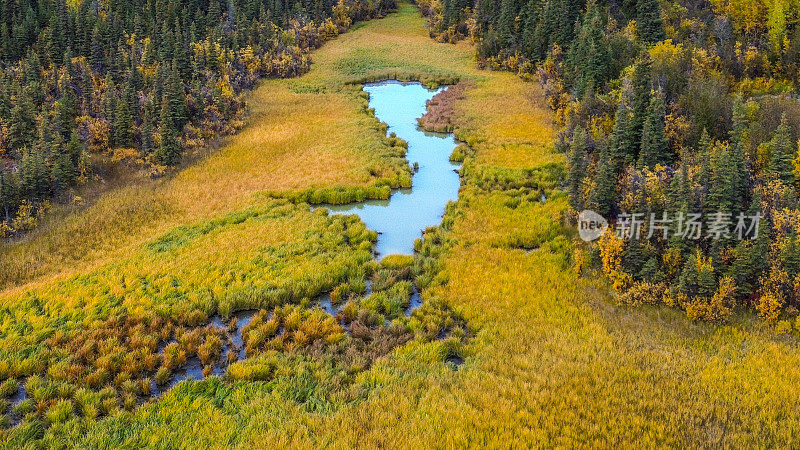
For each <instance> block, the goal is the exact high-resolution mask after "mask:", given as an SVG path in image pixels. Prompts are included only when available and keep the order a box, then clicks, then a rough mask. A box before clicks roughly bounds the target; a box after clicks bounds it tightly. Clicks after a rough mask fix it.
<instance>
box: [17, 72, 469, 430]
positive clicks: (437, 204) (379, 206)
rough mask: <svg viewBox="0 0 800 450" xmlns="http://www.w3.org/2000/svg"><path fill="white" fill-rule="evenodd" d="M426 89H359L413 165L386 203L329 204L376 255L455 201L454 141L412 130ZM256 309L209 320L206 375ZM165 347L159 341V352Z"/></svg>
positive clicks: (397, 250) (190, 371)
mask: <svg viewBox="0 0 800 450" xmlns="http://www.w3.org/2000/svg"><path fill="white" fill-rule="evenodd" d="M444 89H446V88H440V89H438V90H428V89H426V88H425V87H424V86H422V84H420V83H416V82H414V83H401V82H399V81H385V82H381V83H373V84H368V85H365V86H364V90H365V91H366V92H368V93H369V95H370V98H369V105H370V107H372V108H374V109H375V115H376V116H377V118H378V119H379V120H381V121H382V122H384V123H386V124H387V125H388V126H389V128H388V131H387V133H392V132H393V133H395V134H396V135H397V136H398V137H400V138H401V139H404V140H405V141H406V142H408V153H407V154H406V158H407V159H408V162H409V164H410V165H411V166H413V167H415V169H416V167H418V169H416V170H415V171H414V174H413V176H412V188H410V189H399V190H396V191H394V192H393V193H392V195H391V197H390V198H389V200H376V201H366V202H361V203H356V204H350V205H343V206H330V207H328V209H329V210H330V212H331V214H356V215H358V216H359V217H360V218H361V220H363V221H364V223H365V224H366V225H367V227H368V228H370V229H372V230H374V231H377V232H378V243H377V246H376V252H377V257H378V258H381V257H383V256H386V255H391V254H407V255H410V254H413V253H414V240H415V239H417V238H419V237H421V235H422V232H423V231H424V230H425V229H426V228H428V227H430V226H435V225H438V224H439V223H440V222H441V219H442V215H443V214H444V211H445V206H446V205H447V203H448V202H449V201H453V200H456V199H457V198H458V189H459V186H460V180H459V175H458V172H457V170H458V169H459V168H460V165H459V164H453V163H451V162H450V154H451V153H452V151H453V149H454V148H455V147H456V145H457V143H456V141H455V139H454V138H453V135H452V134H442V133H429V132H425V131H422V130H421V129H419V128H418V126H417V118H419V117H421V116H422V115H423V114H425V111H426V109H427V104H426V102H427V101H428V100H430V99H431V98H433V96H435V95H436V94H438V93H439V92H442V91H443V90H444ZM371 293H372V289H371V283H370V282H369V281H368V282H367V292H366V295H367V296H369V295H370V294H371ZM421 304H422V299H421V298H420V295H419V291H418V290H417V288H416V287H414V289H413V293H412V295H411V300H410V304H409V306H408V307H407V309H406V311H405V314H406V316H410V315H411V313H412V312H413V311H414V310H415V309H417V308H418V307H419V306H420V305H421ZM313 305H314V307H318V308H321V309H323V310H324V311H326V312H327V313H328V314H330V315H332V316H337V314H338V313H339V312H340V310H341V307H342V305H333V304H332V303H331V299H330V296H329V295H328V294H323V295H321V296H320V297H318V298H317V299H316V301H315V302H314V303H313ZM256 312H257V311H256V310H246V311H239V312H237V313H235V314H234V316H233V317H235V318H236V321H237V322H236V327H235V328H234V329H230V328H229V327H228V324H229V321H227V320H225V319H223V318H222V317H220V316H215V317H213V318H211V320H210V323H209V324H208V325H209V326H214V327H218V328H221V329H225V330H227V336H228V337H227V342H225V343H224V346H223V349H222V355H221V356H220V358H218V360H217V361H216V362H215V363H214V365H213V372H212V374H211V375H214V376H224V375H225V373H226V372H227V368H228V362H227V361H226V360H225V359H224V357H225V354H226V353H227V351H228V350H229V349H231V350H233V351H234V352H236V355H237V357H238V359H239V360H241V359H244V358H246V354H245V349H244V343H243V338H242V330H243V328H244V327H245V326H247V324H248V323H250V321H251V320H252V318H253V316H254V315H255V313H256ZM167 344H168V343H166V342H165V343H163V344H162V345H161V346H160V347H161V348H160V350H159V353H160V354H163V351H164V350H163V349H164V347H165V346H166V345H167ZM204 378H205V376H204V375H203V366H202V364H201V363H200V360H199V359H198V357H197V356H193V357H191V358H189V359H188V360H187V361H186V363H185V364H184V365H183V366H182V367H180V368H178V369H177V370H175V372H174V373H173V374H172V376H171V377H170V378H169V380H168V381H167V382H166V383H165V384H164V385H161V386H160V385H158V384H156V382H155V380H153V381H151V384H150V395H149V396H146V397H143V398H141V399H140V402H144V401H147V400H148V399H151V398H157V397H160V396H161V395H163V394H164V393H166V392H167V391H169V390H170V389H172V388H173V387H174V386H176V385H177V384H178V383H180V382H181V381H184V380H202V379H204ZM19 381H20V383H19V387H18V391H17V393H16V394H14V395H13V396H12V397H11V398H9V404H10V405H11V406H14V405H18V404H20V403H21V402H22V401H24V400H25V399H27V398H28V395H27V391H26V388H25V384H26V380H25V379H20V380H19ZM10 419H11V421H10V423H11V424H12V425H15V424H17V423H19V421H20V420H21V417H19V416H17V415H15V414H12V415H11V417H10Z"/></svg>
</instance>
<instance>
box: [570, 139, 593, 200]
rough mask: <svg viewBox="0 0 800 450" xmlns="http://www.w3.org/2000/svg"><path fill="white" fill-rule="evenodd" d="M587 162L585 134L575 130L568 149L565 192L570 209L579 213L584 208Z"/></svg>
mask: <svg viewBox="0 0 800 450" xmlns="http://www.w3.org/2000/svg"><path fill="white" fill-rule="evenodd" d="M588 165H589V160H588V156H587V154H586V132H585V131H584V130H583V128H580V127H578V128H576V129H575V132H574V136H573V138H572V144H571V145H570V148H569V160H568V169H569V173H568V176H567V192H568V193H569V202H570V205H572V207H573V208H574V209H575V210H577V211H581V210H583V207H584V198H583V195H584V183H585V179H586V169H587V168H588Z"/></svg>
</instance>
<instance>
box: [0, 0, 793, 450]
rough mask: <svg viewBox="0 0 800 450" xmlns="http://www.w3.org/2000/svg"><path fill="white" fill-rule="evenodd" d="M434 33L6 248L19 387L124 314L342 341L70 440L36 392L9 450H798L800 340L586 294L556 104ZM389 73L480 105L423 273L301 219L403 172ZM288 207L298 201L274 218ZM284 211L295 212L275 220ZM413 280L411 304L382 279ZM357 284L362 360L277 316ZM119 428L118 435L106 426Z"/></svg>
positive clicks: (345, 57)
mask: <svg viewBox="0 0 800 450" xmlns="http://www.w3.org/2000/svg"><path fill="white" fill-rule="evenodd" d="M423 24H424V19H423V18H421V17H420V16H419V14H418V12H417V11H416V10H415V9H414V8H413V7H411V6H410V5H407V4H403V5H401V7H400V11H399V13H398V14H393V15H390V16H388V17H387V18H385V19H382V20H376V21H372V22H370V23H368V24H364V25H360V26H357V27H355V29H354V31H352V32H350V33H347V34H344V35H342V36H340V37H338V38H337V39H336V40H334V41H332V42H330V43H328V44H326V46H324V47H323V48H322V49H320V50H319V51H317V52H316V53H315V54H314V65H313V67H312V70H311V71H310V72H309V73H308V74H306V75H305V76H303V77H301V78H299V79H297V80H289V81H287V80H282V81H268V82H265V83H263V84H262V85H261V87H260V88H259V89H258V90H257V91H256V92H255V93H254V94H253V97H252V98H251V101H250V105H251V107H252V114H251V117H250V121H249V125H248V126H246V127H245V128H244V129H243V130H242V132H241V133H240V134H239V135H237V136H236V137H234V138H232V139H231V141H230V143H229V145H228V146H226V147H224V148H223V149H221V150H220V152H219V153H217V154H216V155H214V156H212V157H209V158H208V159H207V160H204V161H202V162H200V163H198V164H197V165H196V166H193V167H191V168H189V169H187V170H185V171H183V172H182V173H181V174H179V175H178V176H176V177H174V178H173V179H171V180H165V181H158V182H147V183H144V184H142V185H141V186H136V187H131V188H128V189H121V190H119V191H115V192H113V193H111V194H109V195H108V196H107V197H104V198H103V199H101V200H100V201H99V202H98V203H97V204H95V205H94V206H92V207H90V208H88V209H87V210H85V211H83V212H81V213H78V214H76V215H75V216H74V217H72V218H71V219H69V220H67V221H66V223H65V224H64V225H63V226H50V227H44V228H43V230H46V231H41V232H39V233H38V234H37V233H33V235H32V236H31V237H30V238H29V239H28V240H27V241H26V242H23V243H20V244H16V245H15V246H14V247H13V248H5V249H3V256H2V261H3V263H4V267H6V264H12V265H15V266H16V267H22V266H19V265H20V264H21V265H25V264H29V267H30V268H31V270H30V272H22V271H20V272H16V275H14V277H15V278H14V279H13V280H9V281H6V280H4V285H5V286H6V287H7V289H6V291H5V292H3V293H2V294H0V298H1V299H2V302H3V303H2V305H3V308H4V310H3V314H2V321H0V327H2V328H0V329H2V330H3V334H2V337H1V338H0V348H3V349H7V350H4V351H5V354H3V356H4V357H11V358H13V359H14V360H15V361H16V362H15V363H14V366H13V370H14V371H15V372H14V373H36V372H37V371H40V370H41V369H42V359H41V358H42V357H41V356H37V355H40V354H42V353H46V352H44V349H43V345H41V343H42V342H44V341H45V340H46V339H48V338H49V337H50V336H51V335H54V334H56V333H57V332H58V330H59V329H64V328H70V327H77V328H80V327H78V325H81V326H88V325H91V324H92V323H94V322H95V321H96V320H97V319H98V318H102V317H106V316H109V315H110V314H111V313H110V312H111V311H118V310H124V311H126V313H127V314H132V315H137V314H143V312H144V311H155V312H157V314H160V315H166V316H170V317H173V316H174V317H180V318H182V320H187V319H188V318H189V317H191V315H192V314H195V315H198V314H200V315H208V314H209V313H210V312H211V311H213V310H214V309H215V308H216V309H218V310H219V311H221V312H223V313H224V314H228V313H230V312H232V311H235V310H237V309H240V308H243V307H247V306H248V305H249V307H264V308H265V311H272V312H273V313H274V312H275V311H276V308H281V309H280V311H281V319H280V321H281V324H282V325H283V326H284V328H286V326H287V325H288V326H289V328H290V330H292V331H291V333H293V334H292V336H293V337H292V338H291V339H290V340H289V341H287V342H288V343H290V345H292V346H293V345H294V344H293V342H295V338H296V337H297V335H298V333H299V332H301V331H302V332H303V335H302V336H318V337H323V338H322V339H316V340H314V341H315V342H326V344H325V345H322V344H321V343H320V344H316V345H314V344H312V345H309V346H305V347H304V346H300V345H298V346H296V347H293V348H295V349H296V351H288V352H287V351H286V349H285V348H284V347H283V342H281V346H280V349H279V348H278V346H277V341H275V336H277V334H275V335H273V334H272V333H273V331H272V327H276V326H279V325H277V321H276V322H274V324H273V325H267V323H269V320H270V319H267V316H268V314H266V313H265V314H264V317H263V319H264V320H262V321H261V323H259V324H257V326H255V328H254V329H253V330H252V331H257V330H259V329H261V328H262V327H266V328H263V330H262V331H261V332H260V333H261V334H260V335H259V333H256V334H255V335H253V336H254V339H256V341H253V342H258V345H256V346H253V348H252V357H250V358H247V359H245V360H243V361H240V362H237V363H235V364H233V365H232V366H231V369H230V375H231V379H230V380H222V379H218V378H216V377H210V378H208V379H207V380H205V381H203V382H187V383H181V384H179V385H178V386H177V387H176V388H174V389H172V390H170V391H169V392H168V393H167V394H166V395H165V396H164V397H162V398H161V399H159V400H158V401H156V402H152V403H149V404H146V405H144V406H142V407H139V408H134V409H133V410H132V411H129V412H125V411H119V410H120V408H121V406H124V405H122V404H121V403H122V402H123V400H124V399H121V398H120V397H118V396H117V393H116V391H114V390H113V389H111V390H109V388H105V389H102V390H100V391H91V393H90V392H87V391H84V390H77V391H76V392H75V393H73V395H72V399H73V401H75V403H74V404H73V411H77V414H76V417H71V416H70V415H69V414H68V411H67V410H68V409H69V408H68V406H69V405H68V404H67V403H65V402H61V401H54V400H55V398H57V396H54V393H55V394H57V393H58V392H57V391H58V389H68V387H59V386H53V387H49V386H48V385H47V383H45V382H42V381H38V379H37V381H36V382H35V383H33V384H34V385H33V387H34V388H35V389H34V390H35V394H34V395H35V396H37V397H40V398H41V399H44V406H46V408H45V410H44V411H47V412H48V413H44V411H43V413H42V414H37V413H36V408H37V405H38V404H37V403H35V402H33V401H32V400H29V401H27V402H23V403H21V404H19V405H17V406H15V407H14V408H13V409H15V410H17V411H18V413H17V414H19V415H27V416H28V417H29V419H30V420H26V421H23V422H22V424H20V425H19V426H17V427H16V428H15V429H14V430H13V432H12V433H11V435H10V438H11V440H10V441H9V444H10V445H12V446H13V445H14V444H22V443H25V442H30V441H32V440H34V439H39V438H43V439H44V441H43V442H44V443H46V444H50V445H64V446H83V447H106V446H126V447H140V446H158V447H165V446H169V447H175V448H179V447H186V446H188V445H191V446H199V447H262V446H264V445H267V443H268V445H275V446H288V445H291V446H295V447H314V446H332V447H354V446H362V447H364V446H367V447H403V448H408V447H425V446H429V445H430V444H431V443H436V444H437V445H439V446H442V447H462V446H509V445H511V446H562V447H582V446H595V447H619V446H624V447H634V446H636V447H639V446H641V447H656V446H718V447H730V446H781V445H785V444H786V443H790V442H793V441H794V440H796V436H797V434H798V432H800V421H799V420H798V416H797V414H796V408H797V405H798V404H800V391H798V390H797V389H796V388H795V387H796V385H797V382H798V380H800V356H798V353H797V343H796V342H795V341H793V340H791V339H782V338H775V337H773V336H772V334H771V333H769V332H764V331H763V330H761V329H760V328H759V327H758V326H757V325H755V326H754V322H753V321H751V320H748V319H747V317H746V316H742V317H741V318H737V320H735V321H733V323H732V324H730V325H725V326H713V325H707V324H694V323H691V322H689V321H688V320H687V319H686V318H685V317H683V316H682V315H681V314H678V313H677V312H675V311H670V310H669V309H665V308H656V307H643V308H637V309H629V308H625V307H621V306H618V305H617V304H616V302H615V301H614V299H611V298H609V297H608V296H607V294H606V292H607V286H605V285H604V284H603V282H602V281H598V280H596V279H592V278H590V277H582V276H580V275H579V274H577V273H576V272H575V271H574V270H573V269H572V267H571V262H572V261H571V259H572V255H573V252H572V246H571V238H572V236H574V231H572V230H569V229H565V228H563V223H564V221H563V220H562V218H563V216H564V214H565V213H566V211H567V202H566V199H565V197H564V195H563V194H562V193H560V192H559V191H558V187H559V185H560V178H561V177H562V175H563V155H560V154H558V153H556V152H554V150H553V147H552V142H553V131H552V127H551V125H550V113H549V111H548V110H547V108H546V107H545V106H544V105H543V104H542V103H541V101H540V100H541V95H540V93H539V89H538V88H537V87H536V85H535V84H533V83H525V82H523V81H521V80H519V79H517V78H516V77H515V76H514V75H512V74H507V73H502V72H485V71H478V70H476V69H475V68H474V59H473V56H472V55H473V52H472V49H471V48H470V47H469V45H467V44H466V43H464V42H462V43H459V44H455V45H450V44H437V43H434V42H432V41H431V40H430V38H429V37H428V34H427V32H426V30H425V29H424V27H423ZM390 75H391V76H397V77H399V78H403V77H406V76H407V77H408V78H415V79H425V80H438V81H442V80H470V81H471V82H473V83H474V86H473V87H471V88H470V89H468V90H467V91H466V92H465V98H464V99H463V100H460V101H458V102H457V103H456V104H455V113H456V114H455V122H454V124H453V126H454V131H455V134H456V137H457V138H458V139H459V140H461V141H462V142H464V143H465V145H467V146H468V148H469V150H470V151H469V152H465V155H464V158H465V161H464V169H463V171H462V174H463V181H462V182H463V186H462V191H461V195H460V197H459V201H458V202H456V203H452V204H450V205H448V207H447V212H446V215H445V218H444V220H443V222H442V224H441V226H439V227H436V228H432V229H429V230H427V231H426V233H425V238H424V239H423V240H420V241H418V243H417V244H416V248H417V250H418V251H419V253H418V254H417V255H416V256H415V257H414V261H413V264H412V265H410V266H409V265H408V264H409V263H408V261H403V262H402V263H401V262H400V261H398V262H397V264H388V263H387V264H386V265H384V266H383V267H376V265H375V264H374V263H371V262H369V261H365V260H370V259H371V255H370V252H369V249H367V248H361V246H362V245H363V246H364V247H368V246H369V242H371V240H372V239H374V236H373V235H370V234H369V232H367V230H365V229H364V228H363V225H361V226H359V225H360V222H359V221H358V220H357V219H354V220H352V221H348V220H346V219H342V218H340V219H333V218H328V217H326V216H325V214H324V211H323V210H317V211H319V212H317V211H315V212H314V213H310V212H308V210H307V208H306V207H305V206H306V205H304V204H303V203H302V202H304V201H308V200H309V199H308V195H311V193H313V192H314V191H313V190H312V191H307V192H309V194H297V193H298V192H303V191H304V190H305V189H307V188H308V187H309V186H311V185H314V186H315V189H316V188H320V189H333V190H335V189H337V187H341V188H339V189H344V190H346V189H353V188H354V187H355V188H357V189H368V188H369V187H370V186H375V185H376V183H380V180H381V179H392V177H393V176H394V175H395V174H397V173H402V172H397V171H396V168H397V167H399V166H397V165H396V164H397V161H399V159H398V157H397V154H396V153H395V152H396V151H397V149H396V148H392V147H393V146H392V145H390V144H389V143H388V142H387V141H386V139H385V138H384V137H383V134H382V133H381V132H380V131H381V128H380V126H379V124H376V120H375V119H374V117H372V116H371V115H370V114H368V113H367V111H365V110H364V102H363V100H364V98H363V96H362V95H361V94H360V93H359V91H358V88H357V86H354V85H352V84H351V83H356V82H358V81H359V80H361V81H364V80H378V79H382V78H384V77H387V76H390ZM430 83H433V81H430ZM372 174H377V175H372ZM386 186H388V185H386ZM274 192H283V193H287V192H288V193H289V194H286V196H287V197H290V196H292V195H296V196H297V198H296V199H295V202H294V203H292V202H287V201H284V200H280V199H273V198H271V196H270V195H268V194H269V193H274ZM542 194H544V195H545V197H546V199H547V200H546V201H545V202H542V201H540V199H541V195H542ZM326 195H328V194H325V195H323V197H324V196H326ZM331 195H332V194H331ZM337 195H338V194H337ZM351 195H353V194H343V197H342V198H348V196H351ZM353 198H356V197H353ZM365 198H366V197H365ZM270 205H271V206H270ZM248 211H250V212H248ZM269 211H273V212H274V211H282V213H281V215H280V216H278V217H271V218H270V217H269V214H270V213H269ZM253 212H257V213H258V216H251V214H252V213H253ZM242 214H243V216H242ZM262 215H263V217H262ZM242 217H245V220H243V221H242V222H240V223H235V222H236V221H238V220H239V219H240V218H242ZM178 227H180V228H178ZM254 236H258V237H257V238H254ZM344 236H347V238H346V239H345V238H344ZM353 237H355V240H354V241H352V242H351V239H353ZM359 242H360V243H359ZM62 247H63V248H62ZM51 250H52V252H53V253H51ZM65 267H69V269H65ZM3 270H8V269H3ZM404 270H408V273H405V272H403V271H404ZM383 271H386V272H383ZM381 273H383V275H379V274H381ZM367 277H381V280H378V281H381V282H382V283H384V285H383V286H381V287H383V288H385V289H383V290H380V291H378V292H376V293H373V295H376V294H377V295H378V297H376V298H374V299H371V300H370V298H369V297H366V298H365V297H363V295H359V294H362V293H363V292H364V291H363V289H353V288H351V287H349V286H362V287H363V286H364V282H365V279H366V278H367ZM391 278H394V281H395V283H394V284H392V283H390V282H384V280H389V279H391ZM409 282H413V283H414V284H415V285H416V286H417V287H418V288H420V289H422V297H423V299H424V303H423V305H422V307H421V308H419V309H418V310H416V311H414V313H413V314H412V315H411V317H410V318H400V317H398V318H397V319H396V320H394V321H393V322H392V324H391V326H389V327H386V326H378V325H383V321H385V320H386V319H387V317H392V316H393V315H395V314H397V312H396V311H397V309H396V306H395V305H396V304H397V303H396V301H395V300H397V299H398V297H400V298H401V297H402V296H403V295H406V293H407V289H408V283H409ZM373 283H374V281H373ZM379 285H380V283H379ZM337 286H348V287H347V288H345V287H341V288H339V289H340V292H343V293H344V292H347V295H344V294H343V295H342V296H343V297H345V296H346V297H348V299H347V303H346V304H345V306H344V308H343V310H342V313H341V314H342V316H343V320H344V321H343V323H344V324H346V326H347V327H349V330H350V333H351V334H350V336H351V339H352V341H351V342H350V343H349V344H348V345H341V342H340V343H337V342H333V343H330V342H328V339H327V337H326V336H334V335H337V333H339V331H338V329H337V328H336V327H335V326H331V325H332V324H331V323H330V320H329V319H328V318H325V317H323V316H321V315H319V313H315V312H310V311H308V310H307V309H303V308H300V307H298V306H297V305H290V306H288V307H286V306H284V305H280V306H278V305H273V304H272V300H269V301H266V300H264V299H265V298H268V299H290V298H292V299H294V298H296V297H298V296H308V295H310V294H312V293H313V292H315V291H320V292H322V290H324V289H331V290H333V289H336V288H337ZM352 292H358V294H356V296H355V297H352V295H351V294H352ZM351 297H352V298H351ZM284 308H287V309H284ZM201 318H202V317H201V316H198V317H197V320H200V319H201ZM191 321H194V319H191ZM398 322H402V323H398ZM403 324H404V326H401V325H403ZM180 326H181V327H184V328H186V329H187V330H188V329H189V328H191V327H190V326H189V325H188V324H187V325H180ZM306 326H307V327H308V330H307V331H308V332H306V329H305V328H304V327H306ZM339 326H342V327H344V325H339ZM259 336H262V337H259ZM464 337H468V339H464ZM305 339H306V338H305V337H301V338H300V340H305ZM334 341H335V339H334ZM270 342H272V344H270ZM142 345H145V344H142ZM200 345H202V344H200ZM198 349H199V346H198ZM178 350H180V349H178ZM51 356H52V355H51ZM178 356H179V355H178ZM454 356H458V357H459V358H460V361H463V364H462V365H460V366H459V367H458V370H457V371H453V365H452V364H449V363H446V361H447V360H448V359H450V358H453V357H454ZM53 357H54V358H58V357H61V358H63V357H64V355H63V354H61V355H58V354H56V355H55V356H53ZM59 367H61V366H59ZM65 369H67V368H66V367H63V368H62V370H64V372H65V373H69V371H68V370H65ZM4 370H12V367H11V366H9V367H6V368H5V369H4ZM122 385H125V386H127V387H128V389H133V388H135V386H133V385H131V384H125V382H124V381H123V382H122ZM8 389H9V390H10V389H11V388H10V387H9V388H8ZM78 392H80V394H78ZM51 410H52V413H49V411H51ZM106 411H117V412H115V413H114V414H113V415H111V416H109V417H106V418H104V419H102V420H99V421H96V420H94V419H89V418H91V417H105V414H106ZM189 443H190V444H189Z"/></svg>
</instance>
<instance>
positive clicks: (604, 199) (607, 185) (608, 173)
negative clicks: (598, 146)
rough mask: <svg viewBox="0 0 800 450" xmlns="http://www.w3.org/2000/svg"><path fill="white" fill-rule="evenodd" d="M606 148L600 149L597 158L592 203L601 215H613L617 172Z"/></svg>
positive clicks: (615, 200)
mask: <svg viewBox="0 0 800 450" xmlns="http://www.w3.org/2000/svg"><path fill="white" fill-rule="evenodd" d="M612 161H613V158H611V157H610V156H609V155H608V150H606V149H603V150H601V151H600V156H599V157H598V158H597V169H596V173H597V176H596V185H595V188H594V190H593V191H592V196H591V198H592V204H593V205H594V207H595V209H596V211H597V212H598V213H599V214H600V215H602V216H603V217H613V216H614V215H615V214H616V212H617V211H616V204H617V184H618V183H617V174H616V172H615V168H614V163H613V162H612Z"/></svg>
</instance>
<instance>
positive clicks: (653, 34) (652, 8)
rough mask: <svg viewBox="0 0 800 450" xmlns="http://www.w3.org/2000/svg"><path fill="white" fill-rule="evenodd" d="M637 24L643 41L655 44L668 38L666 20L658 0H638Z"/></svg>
mask: <svg viewBox="0 0 800 450" xmlns="http://www.w3.org/2000/svg"><path fill="white" fill-rule="evenodd" d="M636 26H637V28H638V30H639V37H640V38H641V40H642V42H645V43H648V44H654V43H656V42H659V41H663V40H664V39H666V33H664V21H663V19H662V18H661V7H660V6H659V4H658V0H638V2H637V6H636Z"/></svg>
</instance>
